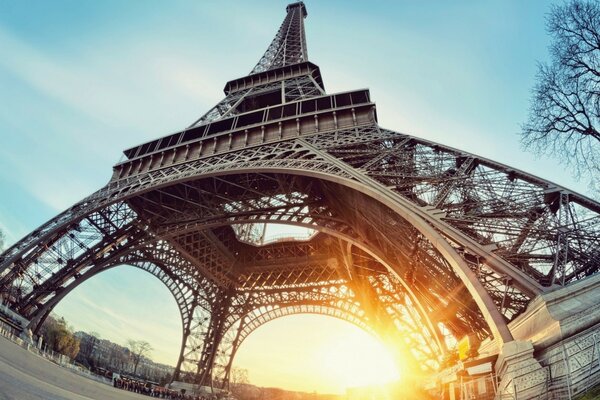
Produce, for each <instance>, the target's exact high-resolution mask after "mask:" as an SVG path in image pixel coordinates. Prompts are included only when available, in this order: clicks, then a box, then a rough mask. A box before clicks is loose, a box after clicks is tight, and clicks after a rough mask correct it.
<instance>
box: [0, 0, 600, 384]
mask: <svg viewBox="0 0 600 400" xmlns="http://www.w3.org/2000/svg"><path fill="white" fill-rule="evenodd" d="M305 16H306V9H305V7H304V4H303V3H301V2H299V3H294V4H291V5H289V6H288V8H287V15H286V18H285V20H284V22H283V24H282V25H281V28H280V29H279V31H278V33H277V35H276V37H275V39H274V40H273V42H272V43H271V45H270V46H269V48H268V49H267V51H266V53H265V54H264V56H263V57H262V58H261V60H260V61H259V63H258V64H257V65H256V67H255V68H254V70H253V71H252V73H251V74H250V75H248V76H246V77H243V78H239V79H237V80H234V81H230V82H228V83H227V85H226V87H225V95H226V97H225V98H224V99H223V100H222V101H221V102H219V103H218V104H217V105H216V106H215V107H213V108H212V109H211V110H209V111H208V112H207V113H206V114H204V115H203V116H202V117H201V118H200V119H198V120H197V121H196V122H194V123H193V124H192V125H191V126H190V127H188V128H187V129H185V130H183V131H180V132H177V133H175V134H172V135H168V136H165V137H164V138H161V139H157V140H155V141H152V142H148V143H145V144H142V145H140V146H136V147H134V148H132V149H128V150H126V151H125V155H126V160H124V161H123V162H120V163H118V164H117V165H115V167H114V172H113V177H112V179H111V181H110V182H109V183H108V184H107V185H106V186H105V187H103V188H101V189H100V190H98V191H97V192H95V193H93V194H92V195H90V196H89V197H87V198H85V199H83V200H82V201H81V202H79V203H77V204H76V205H74V206H73V207H71V208H69V209H68V210H66V211H65V212H63V213H61V214H59V215H58V216H57V217H55V218H53V219H52V220H50V221H49V222H47V223H46V224H44V225H42V226H41V227H40V228H38V229H36V230H35V231H33V232H31V233H30V234H29V235H27V236H26V237H25V238H23V239H22V240H21V241H19V242H17V243H15V244H14V245H13V246H11V247H10V248H9V249H8V250H6V251H5V252H4V253H3V254H2V255H0V288H1V291H0V293H1V295H2V298H3V300H4V301H5V302H8V304H9V305H10V306H11V307H12V308H13V310H15V311H16V312H18V313H20V314H21V315H22V316H24V317H25V318H29V319H30V320H31V323H30V325H31V326H32V327H37V326H39V324H40V323H41V321H43V320H44V318H45V317H46V316H47V315H48V313H49V312H50V311H51V310H52V308H53V307H54V306H55V305H56V304H57V303H58V302H59V301H60V300H61V299H62V298H64V296H66V295H67V294H68V293H69V292H70V291H71V290H73V289H74V288H75V287H77V286H78V285H79V284H80V283H81V282H83V281H85V280H86V279H89V278H91V277H93V276H95V275H97V274H98V273H101V272H103V271H105V270H107V269H109V268H112V267H114V266H117V265H121V264H130V265H134V266H137V267H139V268H142V269H143V270H146V271H148V272H149V273H151V274H153V275H154V276H156V277H157V278H159V279H160V280H161V281H162V282H163V283H164V284H165V285H166V286H167V287H168V288H169V290H170V291H171V293H173V296H174V297H175V299H176V301H177V304H178V307H179V309H180V312H181V316H182V322H183V340H182V347H181V352H180V357H179V359H178V363H177V366H176V371H175V376H174V379H181V380H187V381H190V382H196V383H201V384H209V383H212V382H213V381H214V380H215V378H216V380H217V381H218V384H220V385H226V384H227V380H228V378H229V374H230V371H231V366H232V362H233V358H234V356H235V353H236V351H237V349H238V348H239V346H240V345H241V343H242V342H243V340H244V339H245V338H246V337H247V336H248V335H249V334H251V332H253V331H254V330H255V329H256V328H257V327H259V326H261V325H262V324H264V323H267V322H268V321H270V320H272V319H273V318H278V317H282V316H285V315H290V314H293V313H305V312H313V313H320V314H324V315H330V316H334V317H337V318H342V319H344V320H347V321H349V322H351V323H354V324H356V325H358V326H360V327H362V328H364V329H366V330H368V331H370V332H372V333H374V334H376V335H378V336H379V337H380V338H383V339H384V340H385V341H388V342H392V343H393V344H394V345H395V346H400V347H399V348H398V351H399V353H402V352H404V350H403V348H406V349H410V350H409V353H410V354H409V355H406V356H407V357H414V359H416V360H418V362H419V364H420V365H422V366H423V367H424V368H428V369H436V368H438V367H439V364H440V360H441V358H442V357H443V354H444V353H445V352H446V351H447V350H448V349H447V347H450V348H451V347H452V346H453V345H455V344H456V342H457V340H459V339H460V338H461V337H462V336H464V335H467V334H471V333H474V334H476V335H477V336H478V337H479V338H480V339H485V338H492V337H493V338H494V339H500V341H502V340H504V341H506V340H510V339H511V334H510V332H509V331H508V328H507V325H506V324H507V322H508V321H510V320H512V319H514V318H515V317H516V316H517V315H519V313H521V312H522V311H523V310H524V309H525V308H526V307H527V305H528V304H529V302H530V301H531V299H532V298H533V297H535V296H536V295H538V294H540V293H544V292H546V291H550V290H553V289H554V288H555V287H557V286H561V285H566V284H568V283H570V282H573V281H576V280H579V279H583V278H585V277H587V276H589V275H592V274H595V273H597V272H598V270H599V269H600V204H598V203H597V202H595V201H593V200H591V199H588V198H586V197H584V196H581V195H579V194H576V193H573V192H570V191H568V190H566V189H565V188H561V187H558V186H556V185H554V184H552V183H550V182H547V181H545V180H543V179H540V178H537V177H534V176H532V175H529V174H527V173H525V172H522V171H519V170H516V169H514V168H511V167H509V166H506V165H502V164H500V163H496V162H494V161H492V160H488V159H485V158H482V157H478V156H476V155H473V154H470V153H466V152H463V151H460V150H457V149H454V148H450V147H448V146H444V145H441V144H437V143H434V142H430V141H427V140H424V139H420V138H417V137H413V136H409V135H405V134H401V133H397V132H393V131H390V130H386V129H383V128H381V127H379V125H378V122H377V115H376V110H375V104H374V103H372V102H371V99H370V94H369V92H368V90H358V91H352V92H344V93H337V94H332V95H328V94H326V93H325V91H324V85H323V82H322V78H321V74H320V71H319V68H318V67H317V66H316V65H314V64H312V63H310V62H308V60H307V51H306V40H305V35H304V25H303V19H304V17H305ZM268 223H277V224H288V225H296V226H303V227H306V228H310V229H312V230H314V231H315V232H318V233H315V235H314V236H311V237H309V238H308V239H307V240H304V241H294V240H290V238H287V239H281V240H279V241H275V242H274V243H268V242H267V241H265V239H264V226H265V224H268Z"/></svg>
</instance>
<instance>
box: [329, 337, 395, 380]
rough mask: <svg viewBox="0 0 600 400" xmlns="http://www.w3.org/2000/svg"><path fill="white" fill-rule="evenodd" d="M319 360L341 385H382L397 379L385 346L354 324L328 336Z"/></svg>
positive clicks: (393, 365) (392, 362) (393, 364)
mask: <svg viewBox="0 0 600 400" xmlns="http://www.w3.org/2000/svg"><path fill="white" fill-rule="evenodd" d="M321 363H322V365H323V368H324V369H326V370H327V373H328V374H329V376H330V377H331V379H332V380H333V381H334V382H338V385H340V386H342V387H344V388H351V387H363V386H372V385H382V384H386V383H390V382H395V381H398V380H399V379H400V371H398V367H397V365H396V363H395V362H394V360H393V359H392V357H391V354H390V352H389V350H388V349H386V348H385V346H384V345H383V344H382V343H381V342H379V341H378V340H377V339H375V338H374V337H373V336H371V335H369V334H368V333H366V332H364V331H362V330H360V329H358V328H356V327H354V326H351V327H349V328H348V329H346V330H345V331H344V333H343V334H342V335H339V336H337V337H333V338H330V343H329V346H328V347H327V348H326V349H325V350H324V351H323V352H322V359H321Z"/></svg>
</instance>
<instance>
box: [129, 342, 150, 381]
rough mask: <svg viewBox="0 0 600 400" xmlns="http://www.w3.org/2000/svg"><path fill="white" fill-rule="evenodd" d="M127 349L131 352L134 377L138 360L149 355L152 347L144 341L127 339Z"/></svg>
mask: <svg viewBox="0 0 600 400" xmlns="http://www.w3.org/2000/svg"><path fill="white" fill-rule="evenodd" d="M127 347H128V348H129V350H130V351H131V357H132V359H133V375H135V373H136V371H137V367H138V364H139V363H140V360H141V359H142V357H145V356H147V355H149V354H150V352H151V351H152V346H151V345H150V343H148V342H146V341H145V340H133V339H128V340H127Z"/></svg>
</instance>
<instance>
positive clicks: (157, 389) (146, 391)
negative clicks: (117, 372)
mask: <svg viewBox="0 0 600 400" xmlns="http://www.w3.org/2000/svg"><path fill="white" fill-rule="evenodd" d="M113 386H114V387H115V388H117V389H123V390H128V391H130V392H134V393H139V394H143V395H145V396H150V397H156V398H159V399H171V400H216V399H217V397H216V395H214V396H210V395H208V396H194V395H189V394H185V393H181V392H178V391H176V390H171V389H168V388H166V387H163V386H158V385H153V384H151V383H147V382H143V381H136V380H134V379H128V378H121V377H115V378H113Z"/></svg>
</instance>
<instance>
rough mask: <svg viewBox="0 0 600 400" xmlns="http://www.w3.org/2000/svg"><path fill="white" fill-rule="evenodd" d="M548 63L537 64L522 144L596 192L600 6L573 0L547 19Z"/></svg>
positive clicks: (599, 173) (599, 172)
mask: <svg viewBox="0 0 600 400" xmlns="http://www.w3.org/2000/svg"><path fill="white" fill-rule="evenodd" d="M547 29H548V32H549V33H550V35H551V36H552V44H551V47H550V55H551V61H550V63H549V64H540V66H539V70H538V75H537V83H536V86H535V87H534V89H533V96H532V101H531V107H530V114H529V118H528V120H527V122H526V123H525V124H524V125H523V130H522V143H523V145H524V147H525V148H526V149H528V150H531V151H534V152H536V153H540V154H544V153H545V154H550V155H553V156H556V157H558V159H559V160H560V161H561V162H562V163H563V164H564V165H565V166H567V167H569V168H571V169H572V171H573V176H574V177H576V178H578V179H580V178H584V179H589V183H590V189H591V190H592V192H595V193H596V194H598V193H600V131H599V130H600V3H598V2H595V1H582V0H572V1H571V2H569V3H566V4H564V5H554V6H552V8H551V10H550V13H549V14H548V17H547Z"/></svg>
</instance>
